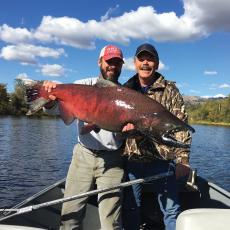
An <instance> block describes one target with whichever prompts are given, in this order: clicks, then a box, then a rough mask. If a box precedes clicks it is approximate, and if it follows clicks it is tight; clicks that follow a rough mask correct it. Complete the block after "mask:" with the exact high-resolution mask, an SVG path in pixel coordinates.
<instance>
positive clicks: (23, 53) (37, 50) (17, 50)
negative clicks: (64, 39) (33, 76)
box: [0, 44, 65, 64]
mask: <svg viewBox="0 0 230 230" xmlns="http://www.w3.org/2000/svg"><path fill="white" fill-rule="evenodd" d="M64 54H65V52H64V49H52V48H48V47H44V46H34V45H26V44H20V45H9V46H5V47H3V48H2V49H1V52H0V58H3V59H5V60H8V61H19V62H20V63H21V64H36V63H37V58H38V57H43V58H44V57H50V58H58V57H60V56H61V55H64Z"/></svg>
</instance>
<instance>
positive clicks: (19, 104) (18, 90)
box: [10, 80, 27, 115]
mask: <svg viewBox="0 0 230 230" xmlns="http://www.w3.org/2000/svg"><path fill="white" fill-rule="evenodd" d="M10 100H11V114H14V115H22V114H25V113H26V111H27V104H26V100H25V89H24V87H23V86H22V85H21V83H20V81H18V80H16V81H15V88H14V92H13V93H12V94H11V97H10Z"/></svg>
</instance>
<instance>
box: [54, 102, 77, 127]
mask: <svg viewBox="0 0 230 230" xmlns="http://www.w3.org/2000/svg"><path fill="white" fill-rule="evenodd" d="M58 106H59V111H60V116H61V118H62V120H63V121H64V123H65V124H66V125H70V124H71V123H72V122H73V121H74V119H75V117H74V115H73V114H72V113H71V112H70V111H69V109H68V108H67V104H66V103H64V102H62V101H58Z"/></svg>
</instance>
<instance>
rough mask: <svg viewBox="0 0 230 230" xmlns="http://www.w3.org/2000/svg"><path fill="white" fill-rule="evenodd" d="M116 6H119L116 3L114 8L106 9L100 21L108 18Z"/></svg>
mask: <svg viewBox="0 0 230 230" xmlns="http://www.w3.org/2000/svg"><path fill="white" fill-rule="evenodd" d="M118 8H119V5H118V4H117V5H116V6H115V7H114V8H109V9H108V11H107V12H106V14H105V15H103V16H101V21H106V20H108V19H109V17H110V15H111V14H113V13H114V12H115V11H116V10H117V9H118Z"/></svg>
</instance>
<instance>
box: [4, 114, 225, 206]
mask: <svg viewBox="0 0 230 230" xmlns="http://www.w3.org/2000/svg"><path fill="white" fill-rule="evenodd" d="M193 127H194V128H195V129H196V133H195V134H193V143H192V148H191V160H190V162H191V165H192V167H193V168H197V169H198V174H199V175H201V176H203V177H205V178H206V179H208V180H211V181H212V182H214V183H216V184H217V185H219V186H221V187H223V188H224V189H226V190H228V191H230V127H216V126H201V125H194V126H193ZM75 143H76V126H75V123H73V124H72V125H70V126H66V125H65V124H64V123H63V122H62V121H61V120H60V119H53V118H52V119H48V118H45V119H44V118H43V119H36V118H27V117H21V118H17V117H0V207H10V206H13V205H15V204H17V203H19V202H21V201H22V200H24V199H26V198H27V197H28V196H31V195H33V194H34V193H36V192H38V191H40V190H41V189H43V188H45V187H46V186H48V185H50V184H52V183H54V182H56V181H57V180H59V179H62V178H63V177H65V176H66V173H67V170H68V166H69V163H70V160H71V155H72V149H73V146H74V144H75Z"/></svg>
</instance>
